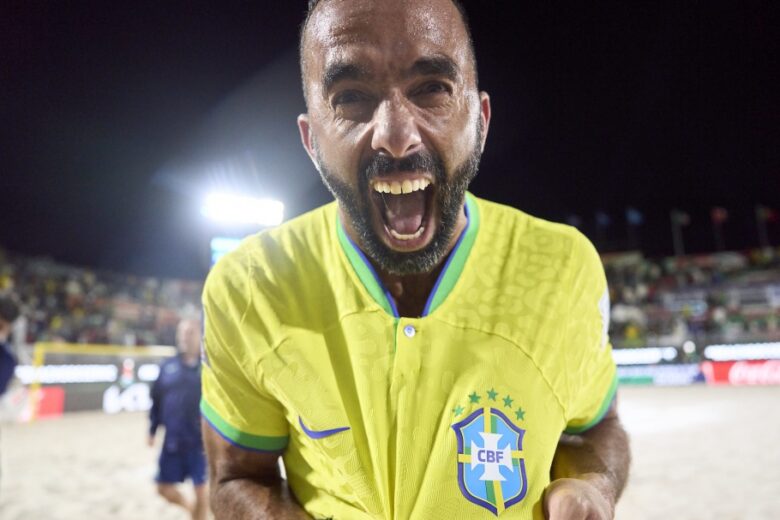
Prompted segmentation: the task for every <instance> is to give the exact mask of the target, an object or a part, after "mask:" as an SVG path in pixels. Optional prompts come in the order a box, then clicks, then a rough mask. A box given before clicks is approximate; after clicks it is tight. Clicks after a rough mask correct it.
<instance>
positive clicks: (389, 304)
mask: <svg viewBox="0 0 780 520" xmlns="http://www.w3.org/2000/svg"><path fill="white" fill-rule="evenodd" d="M336 233H337V234H338V236H339V244H341V249H342V250H344V254H346V255H347V259H348V260H349V263H350V264H352V268H353V269H354V270H355V274H356V275H357V277H358V278H359V279H360V281H361V282H362V283H363V287H365V288H366V290H367V291H368V294H370V295H371V298H373V299H374V301H375V302H376V303H378V304H379V306H380V307H382V308H383V309H384V310H385V312H386V313H388V314H390V315H391V316H395V317H396V318H398V317H399V316H398V309H396V307H395V302H393V298H392V297H391V296H390V294H389V293H388V292H387V289H385V287H384V285H382V281H381V280H380V279H379V275H378V274H376V271H375V270H374V266H372V265H371V263H370V262H369V261H368V258H366V255H364V254H363V251H361V250H360V248H359V247H358V246H357V245H356V244H355V243H354V242H353V241H352V239H351V238H349V236H348V235H347V232H346V231H344V226H343V225H342V224H341V218H340V217H339V216H338V214H337V216H336Z"/></svg>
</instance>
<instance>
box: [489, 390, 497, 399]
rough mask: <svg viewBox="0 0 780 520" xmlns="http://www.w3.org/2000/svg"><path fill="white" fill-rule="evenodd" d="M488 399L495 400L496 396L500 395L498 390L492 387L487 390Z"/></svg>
mask: <svg viewBox="0 0 780 520" xmlns="http://www.w3.org/2000/svg"><path fill="white" fill-rule="evenodd" d="M487 395H488V399H490V400H491V401H495V400H496V397H497V396H498V392H496V390H495V388H491V389H490V390H488V391H487Z"/></svg>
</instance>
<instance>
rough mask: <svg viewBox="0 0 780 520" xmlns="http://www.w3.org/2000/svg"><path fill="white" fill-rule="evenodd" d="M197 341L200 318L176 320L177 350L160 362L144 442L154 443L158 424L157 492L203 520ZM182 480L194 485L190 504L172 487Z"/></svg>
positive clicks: (203, 460) (203, 458) (205, 509)
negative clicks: (160, 444)
mask: <svg viewBox="0 0 780 520" xmlns="http://www.w3.org/2000/svg"><path fill="white" fill-rule="evenodd" d="M200 342H201V327H200V321H198V320H182V321H181V322H179V325H178V327H177V328H176V343H177V344H178V347H179V353H178V355H177V356H175V357H173V358H170V359H168V360H166V361H165V362H163V363H162V365H160V374H159V376H158V377H157V381H155V382H154V385H153V386H152V409H151V410H150V412H149V419H150V423H151V424H150V427H149V446H154V439H155V433H156V432H157V429H158V427H159V426H164V427H165V440H164V441H163V447H162V450H161V452H160V460H159V471H158V473H157V477H156V481H157V491H158V493H159V494H160V495H161V496H162V497H163V498H165V499H166V500H168V501H169V502H171V503H172V504H176V505H179V506H181V507H183V508H185V509H187V510H188V511H189V512H190V514H191V515H192V518H193V520H205V518H206V515H207V512H208V492H207V489H206V456H205V454H204V451H203V441H202V439H201V433H200V410H199V404H200ZM186 478H190V479H191V480H192V483H193V485H194V487H195V503H191V502H189V501H188V500H187V499H185V497H184V496H183V495H182V494H181V492H180V491H179V489H178V488H177V486H176V484H177V483H179V482H183V481H184V480H185V479H186Z"/></svg>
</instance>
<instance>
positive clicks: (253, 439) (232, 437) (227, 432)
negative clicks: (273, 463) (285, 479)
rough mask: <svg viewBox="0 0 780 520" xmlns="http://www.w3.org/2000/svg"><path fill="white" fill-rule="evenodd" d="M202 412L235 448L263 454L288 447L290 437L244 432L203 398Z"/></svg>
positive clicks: (277, 451) (221, 435) (201, 401)
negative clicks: (225, 418) (221, 415)
mask: <svg viewBox="0 0 780 520" xmlns="http://www.w3.org/2000/svg"><path fill="white" fill-rule="evenodd" d="M200 412H201V414H202V415H203V418H204V419H205V420H206V422H207V423H209V425H210V426H211V427H212V428H214V431H216V432H217V433H218V434H219V435H220V437H222V438H223V439H225V440H226V441H228V442H229V443H230V444H233V445H234V446H238V447H239V448H243V449H245V450H251V451H259V452H263V453H280V452H282V451H284V449H285V448H286V447H287V442H288V441H289V436H287V435H284V436H278V437H272V436H264V435H253V434H251V433H245V432H242V431H241V430H239V429H238V428H235V427H233V426H231V425H230V424H228V423H227V422H226V421H225V420H224V419H222V417H220V416H219V414H218V413H217V412H216V411H215V410H214V409H213V408H212V407H211V406H210V405H209V404H208V403H207V402H206V400H205V399H203V398H201V400H200Z"/></svg>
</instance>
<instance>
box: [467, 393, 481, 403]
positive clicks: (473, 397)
mask: <svg viewBox="0 0 780 520" xmlns="http://www.w3.org/2000/svg"><path fill="white" fill-rule="evenodd" d="M479 400H480V396H479V395H477V392H471V395H469V401H471V402H472V403H478V402H479Z"/></svg>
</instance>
